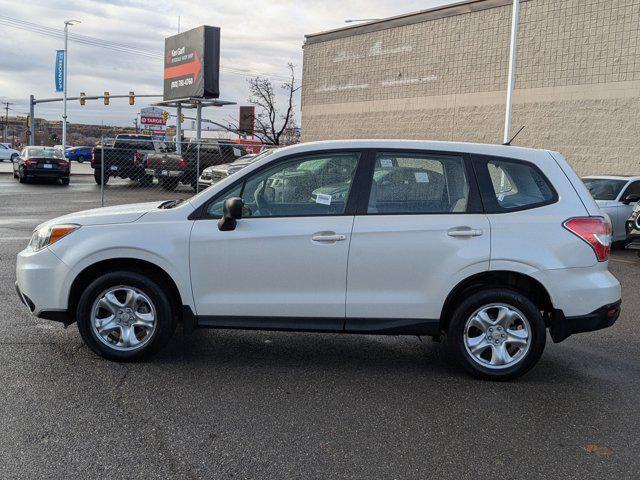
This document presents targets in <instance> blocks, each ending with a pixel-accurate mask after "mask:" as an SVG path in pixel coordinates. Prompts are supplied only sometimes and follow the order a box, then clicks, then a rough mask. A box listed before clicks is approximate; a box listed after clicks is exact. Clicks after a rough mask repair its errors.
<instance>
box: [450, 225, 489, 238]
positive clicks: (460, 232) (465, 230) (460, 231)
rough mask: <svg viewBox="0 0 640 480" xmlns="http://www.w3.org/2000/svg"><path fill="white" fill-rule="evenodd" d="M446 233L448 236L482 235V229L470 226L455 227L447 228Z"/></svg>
mask: <svg viewBox="0 0 640 480" xmlns="http://www.w3.org/2000/svg"><path fill="white" fill-rule="evenodd" d="M447 235H449V236H450V237H479V236H480V235H482V230H480V229H479V228H471V227H455V228H450V229H449V230H447Z"/></svg>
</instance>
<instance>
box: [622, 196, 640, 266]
mask: <svg viewBox="0 0 640 480" xmlns="http://www.w3.org/2000/svg"><path fill="white" fill-rule="evenodd" d="M626 231H627V241H626V244H625V246H626V248H627V249H629V250H635V251H636V252H637V253H638V256H639V257H640V202H638V203H636V205H635V207H633V212H631V216H630V217H629V219H628V220H627V224H626Z"/></svg>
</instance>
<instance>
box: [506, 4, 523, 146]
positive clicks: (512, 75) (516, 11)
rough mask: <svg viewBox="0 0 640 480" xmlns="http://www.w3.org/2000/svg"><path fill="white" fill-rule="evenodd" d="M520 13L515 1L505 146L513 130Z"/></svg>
mask: <svg viewBox="0 0 640 480" xmlns="http://www.w3.org/2000/svg"><path fill="white" fill-rule="evenodd" d="M519 11H520V0H513V18H512V19H511V49H510V54H509V84H508V86H507V108H506V112H505V115H504V142H503V143H504V144H507V143H508V142H509V140H511V137H510V130H511V110H512V104H513V89H514V87H515V83H516V79H515V75H516V48H517V44H518V16H519Z"/></svg>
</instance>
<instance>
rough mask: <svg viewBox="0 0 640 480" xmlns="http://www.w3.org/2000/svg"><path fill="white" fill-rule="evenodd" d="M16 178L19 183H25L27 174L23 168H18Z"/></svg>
mask: <svg viewBox="0 0 640 480" xmlns="http://www.w3.org/2000/svg"><path fill="white" fill-rule="evenodd" d="M18 180H19V181H20V183H27V180H28V179H27V175H26V174H25V173H24V168H20V170H18Z"/></svg>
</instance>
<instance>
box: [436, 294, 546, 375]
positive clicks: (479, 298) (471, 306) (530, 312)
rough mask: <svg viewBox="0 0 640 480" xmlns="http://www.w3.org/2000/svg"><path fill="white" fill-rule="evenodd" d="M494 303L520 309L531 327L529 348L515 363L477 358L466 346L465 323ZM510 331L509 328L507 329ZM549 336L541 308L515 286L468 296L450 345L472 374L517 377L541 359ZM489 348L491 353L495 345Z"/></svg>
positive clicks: (459, 309) (454, 318)
mask: <svg viewBox="0 0 640 480" xmlns="http://www.w3.org/2000/svg"><path fill="white" fill-rule="evenodd" d="M492 304H504V305H507V306H509V307H511V308H514V309H515V310H518V311H519V312H521V313H522V315H523V316H524V317H525V318H526V320H527V321H528V323H529V327H530V330H531V331H530V339H529V342H530V343H529V347H528V350H526V352H525V353H524V354H523V355H522V357H521V358H520V359H519V360H518V361H517V363H515V364H513V365H511V366H501V367H491V366H485V365H482V364H480V363H479V362H478V361H477V360H475V359H474V358H473V357H472V355H471V353H469V351H467V348H466V346H465V325H466V323H467V320H468V319H469V318H471V316H472V315H473V314H474V312H476V311H478V310H479V309H481V308H482V307H485V306H489V305H492ZM505 333H506V332H505ZM546 339H547V331H546V328H545V324H544V320H543V319H542V315H541V314H540V310H539V309H538V308H537V307H536V306H535V305H534V304H533V302H531V300H529V299H528V298H527V297H526V296H525V295H523V294H522V293H520V292H517V291H515V290H509V289H506V288H505V289H499V288H496V289H490V290H482V291H480V292H477V293H474V294H472V295H470V296H468V297H466V298H465V299H464V300H462V302H461V303H460V304H459V305H458V306H457V307H456V309H455V311H454V312H453V315H452V317H451V322H450V324H449V329H448V332H447V343H448V347H449V349H450V351H451V353H452V354H453V356H454V357H455V359H456V360H457V361H458V363H460V365H462V367H464V368H465V369H466V370H467V371H468V372H469V373H471V374H472V375H474V376H476V377H479V378H482V379H486V380H513V379H515V378H518V377H520V376H522V375H524V374H525V373H527V372H528V371H529V370H531V368H533V367H534V366H535V364H536V363H537V362H538V360H540V357H541V356H542V352H543V351H544V347H545V344H546ZM486 348H489V351H488V352H485V353H488V354H489V356H490V354H491V352H492V351H493V346H491V347H486ZM516 355H517V354H516Z"/></svg>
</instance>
